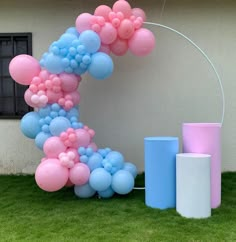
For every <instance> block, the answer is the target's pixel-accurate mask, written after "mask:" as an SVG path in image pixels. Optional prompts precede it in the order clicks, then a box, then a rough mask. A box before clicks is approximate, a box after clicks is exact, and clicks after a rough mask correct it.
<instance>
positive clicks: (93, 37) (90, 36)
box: [79, 30, 101, 53]
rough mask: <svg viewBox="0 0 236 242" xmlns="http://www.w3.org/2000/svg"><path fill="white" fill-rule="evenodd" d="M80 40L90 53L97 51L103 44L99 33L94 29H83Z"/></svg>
mask: <svg viewBox="0 0 236 242" xmlns="http://www.w3.org/2000/svg"><path fill="white" fill-rule="evenodd" d="M79 41H80V43H81V44H82V45H83V46H84V48H85V50H86V52H88V53H95V52H97V51H98V50H99V48H100V46H101V39H100V37H99V35H98V34H97V33H95V32H94V31H92V30H86V31H83V32H82V33H81V34H80V36H79Z"/></svg>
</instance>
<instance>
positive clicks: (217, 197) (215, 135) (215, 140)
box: [182, 123, 221, 208]
mask: <svg viewBox="0 0 236 242" xmlns="http://www.w3.org/2000/svg"><path fill="white" fill-rule="evenodd" d="M182 133H183V152H184V153H202V154H209V155H211V207H212V208H217V207H218V206H220V203H221V124H220V123H184V124H183V127H182Z"/></svg>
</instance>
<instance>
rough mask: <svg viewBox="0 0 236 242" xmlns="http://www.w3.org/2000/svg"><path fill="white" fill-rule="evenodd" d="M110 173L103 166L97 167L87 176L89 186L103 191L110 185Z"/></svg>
mask: <svg viewBox="0 0 236 242" xmlns="http://www.w3.org/2000/svg"><path fill="white" fill-rule="evenodd" d="M111 180H112V178H111V174H110V173H109V172H107V171H106V170H105V169H104V168H97V169H95V170H93V171H92V173H91V174H90V177H89V184H90V186H91V187H92V188H93V189H94V190H96V191H99V192H100V191H105V190H106V189H108V187H109V186H110V185H111Z"/></svg>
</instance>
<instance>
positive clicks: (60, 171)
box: [35, 159, 69, 192]
mask: <svg viewBox="0 0 236 242" xmlns="http://www.w3.org/2000/svg"><path fill="white" fill-rule="evenodd" d="M68 178H69V171H68V168H66V167H63V166H62V165H61V164H60V161H59V160H58V159H47V160H45V161H43V162H41V163H40V164H39V166H38V167H37V169H36V172H35V180H36V183H37V184H38V186H39V187H40V188H41V189H42V190H44V191H47V192H55V191H58V190H60V189H61V188H62V187H64V186H65V184H66V182H67V181H68Z"/></svg>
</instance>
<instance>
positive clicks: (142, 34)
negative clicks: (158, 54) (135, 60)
mask: <svg viewBox="0 0 236 242" xmlns="http://www.w3.org/2000/svg"><path fill="white" fill-rule="evenodd" d="M128 44H129V49H130V51H131V52H132V53H133V54H134V55H136V56H145V55H148V54H150V52H151V51H152V50H153V49H154V47H155V36H154V35H153V33H152V32H151V31H150V30H148V29H144V28H141V29H138V30H136V31H135V33H134V34H133V36H132V37H131V39H130V40H129V42H128Z"/></svg>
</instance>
